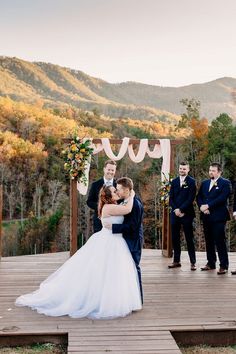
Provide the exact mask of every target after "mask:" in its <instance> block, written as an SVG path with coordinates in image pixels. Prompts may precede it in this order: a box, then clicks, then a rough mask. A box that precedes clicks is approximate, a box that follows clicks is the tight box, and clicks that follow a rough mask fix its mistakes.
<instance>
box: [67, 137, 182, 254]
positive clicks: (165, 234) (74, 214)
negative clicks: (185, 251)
mask: <svg viewBox="0 0 236 354" xmlns="http://www.w3.org/2000/svg"><path fill="white" fill-rule="evenodd" d="M64 141H65V142H67V143H68V142H70V139H65V140H64ZM92 142H93V143H94V144H99V143H101V139H93V140H92ZM122 142H123V140H122V139H110V143H111V144H115V145H121V144H122ZM181 142H182V141H180V140H172V141H171V142H170V143H171V159H170V173H171V174H173V173H174V171H175V153H176V145H178V144H180V143H181ZM130 144H140V140H139V139H130ZM148 144H149V145H156V144H160V142H159V139H150V140H148ZM77 225H78V191H77V180H75V179H74V180H71V181H70V255H71V256H72V255H73V254H74V253H75V252H76V251H77V237H78V226H77ZM162 254H163V256H165V257H171V256H172V245H171V230H170V217H169V212H168V209H166V208H165V209H163V220H162Z"/></svg>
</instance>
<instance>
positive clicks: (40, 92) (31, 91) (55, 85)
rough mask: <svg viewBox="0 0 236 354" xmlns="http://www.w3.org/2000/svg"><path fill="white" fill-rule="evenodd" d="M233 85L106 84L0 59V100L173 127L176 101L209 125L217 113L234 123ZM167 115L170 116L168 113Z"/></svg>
mask: <svg viewBox="0 0 236 354" xmlns="http://www.w3.org/2000/svg"><path fill="white" fill-rule="evenodd" d="M235 89H236V79H234V78H227V77H225V78H220V79H217V80H214V81H211V82H207V83H204V84H193V85H189V86H183V87H177V88H176V87H161V86H154V85H146V84H142V83H137V82H124V83H118V84H111V83H108V82H106V81H104V80H101V79H98V78H94V77H91V76H89V75H87V74H85V73H83V72H82V71H79V70H73V69H69V68H64V67H61V66H59V65H53V64H49V63H43V62H34V63H31V62H28V61H25V60H21V59H18V58H9V57H0V95H1V96H9V97H11V98H12V99H14V100H19V101H24V102H28V103H34V102H37V101H39V100H42V101H43V103H44V104H45V105H47V106H51V107H52V106H53V107H55V105H57V106H60V105H61V104H69V105H73V106H76V107H79V108H81V109H84V110H90V111H91V110H93V109H97V110H98V111H99V112H100V113H103V114H105V115H108V116H111V117H116V118H117V117H130V118H137V119H146V120H158V121H165V122H172V123H173V122H174V121H175V122H176V121H177V120H178V117H177V115H179V114H181V113H183V110H184V108H183V106H182V105H181V104H180V102H179V101H180V100H181V99H183V98H194V99H197V100H200V102H201V115H202V116H204V117H206V118H208V119H209V120H212V119H214V118H215V117H217V116H218V115H219V114H221V113H223V112H224V113H228V114H229V115H231V116H232V117H234V118H235V117H236V106H235V102H234V100H233V96H234V94H235ZM170 112H171V113H170Z"/></svg>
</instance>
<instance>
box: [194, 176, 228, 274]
mask: <svg viewBox="0 0 236 354" xmlns="http://www.w3.org/2000/svg"><path fill="white" fill-rule="evenodd" d="M210 184H211V179H207V180H205V181H203V182H202V184H201V186H200V189H199V192H198V195H197V203H198V206H199V208H200V207H201V206H202V205H208V206H209V214H204V213H203V212H201V219H202V221H203V228H204V235H205V240H206V252H207V265H206V267H209V268H211V269H215V268H216V252H215V246H216V248H217V251H218V256H219V260H220V268H221V269H222V270H227V269H228V266H229V260H228V253H227V246H226V237H225V225H226V222H227V220H229V219H230V214H229V210H228V198H229V196H230V191H231V184H230V181H229V180H227V179H225V178H222V177H219V178H218V179H217V180H216V182H215V183H214V185H213V186H212V188H211V189H210ZM209 189H210V190H209ZM206 267H204V268H202V270H205V269H206ZM218 274H223V272H220V273H219V272H218Z"/></svg>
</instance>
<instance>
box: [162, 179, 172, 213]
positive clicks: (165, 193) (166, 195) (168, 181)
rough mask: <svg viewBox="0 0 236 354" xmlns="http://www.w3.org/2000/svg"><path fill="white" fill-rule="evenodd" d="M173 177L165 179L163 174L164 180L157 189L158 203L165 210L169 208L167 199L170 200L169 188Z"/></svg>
mask: <svg viewBox="0 0 236 354" xmlns="http://www.w3.org/2000/svg"><path fill="white" fill-rule="evenodd" d="M172 180H173V177H170V178H167V177H166V176H165V174H164V180H163V181H161V185H160V188H159V193H160V202H161V205H162V206H164V207H165V208H169V198H170V187H171V182H172Z"/></svg>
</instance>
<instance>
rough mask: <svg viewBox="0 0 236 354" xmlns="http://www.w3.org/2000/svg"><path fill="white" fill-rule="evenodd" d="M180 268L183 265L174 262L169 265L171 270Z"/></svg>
mask: <svg viewBox="0 0 236 354" xmlns="http://www.w3.org/2000/svg"><path fill="white" fill-rule="evenodd" d="M179 267H181V263H179V262H173V263H171V264H169V265H168V268H170V269H173V268H179Z"/></svg>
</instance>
